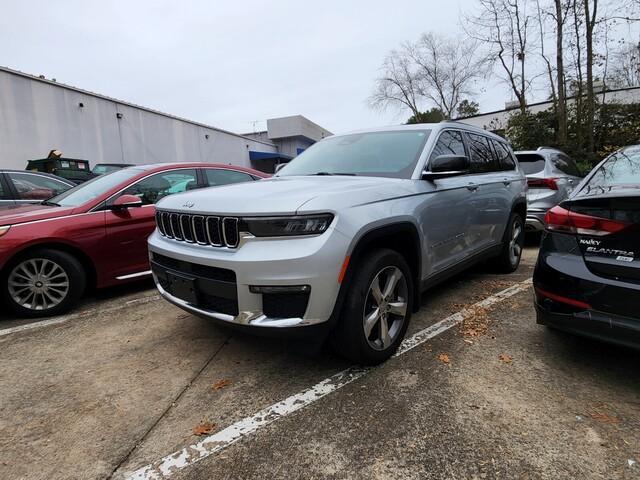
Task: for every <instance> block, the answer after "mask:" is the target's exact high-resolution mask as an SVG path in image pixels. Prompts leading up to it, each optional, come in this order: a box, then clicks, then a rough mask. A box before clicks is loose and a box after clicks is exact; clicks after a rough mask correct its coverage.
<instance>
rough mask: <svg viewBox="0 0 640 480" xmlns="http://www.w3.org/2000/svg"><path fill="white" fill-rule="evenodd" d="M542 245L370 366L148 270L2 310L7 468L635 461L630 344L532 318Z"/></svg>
mask: <svg viewBox="0 0 640 480" xmlns="http://www.w3.org/2000/svg"><path fill="white" fill-rule="evenodd" d="M536 254H537V249H536V248H535V247H529V248H527V249H526V251H525V255H524V257H523V262H522V264H521V267H520V269H519V270H518V271H517V272H516V273H515V274H512V275H496V274H492V273H491V272H490V271H489V269H487V268H486V267H482V268H476V269H474V270H472V271H469V272H467V273H465V274H462V275H460V276H458V277H455V278H454V279H452V280H450V281H448V282H447V283H445V284H443V285H441V286H439V287H437V288H436V289H433V290H431V291H429V292H427V293H426V294H425V295H424V297H423V301H422V308H421V310H420V311H419V313H417V314H416V315H414V317H413V319H412V323H411V326H410V330H409V332H408V333H407V338H408V340H407V343H406V344H405V347H406V348H403V349H402V351H401V355H398V356H396V357H394V358H392V359H391V360H389V361H388V362H387V363H385V364H383V365H381V366H379V367H376V368H372V369H367V370H363V369H359V368H352V369H349V368H350V367H351V365H349V364H348V363H346V362H345V361H343V360H342V359H340V358H338V357H336V356H335V355H334V354H333V353H331V351H330V350H328V349H325V350H322V351H321V352H319V353H315V354H312V353H305V352H303V351H301V350H303V349H302V348H300V346H299V345H295V344H291V343H287V342H283V341H278V340H272V339H269V340H268V339H264V338H255V337H250V336H246V335H241V334H239V333H235V332H234V333H232V332H230V331H228V330H225V329H223V328H221V327H219V326H216V325H214V324H212V323H210V322H208V321H206V320H203V319H200V318H196V317H193V316H191V315H189V314H187V313H185V312H183V311H182V310H179V309H177V308H174V307H172V306H170V305H169V304H167V303H166V302H164V301H162V300H161V299H159V298H158V297H157V295H156V293H155V291H154V290H153V289H151V285H150V284H148V283H147V284H145V283H143V284H140V285H135V286H133V287H127V288H125V289H120V290H116V291H109V292H101V293H98V294H95V295H94V296H93V297H92V298H90V299H89V300H88V301H87V302H86V303H85V304H84V305H83V306H82V308H81V309H80V311H79V312H77V313H74V314H72V315H69V316H66V317H62V318H58V319H53V320H44V321H43V320H40V321H38V322H32V321H31V322H26V321H19V320H15V319H12V318H9V317H6V316H5V317H0V432H2V435H0V478H2V479H51V478H69V479H78V478H82V479H85V478H86V479H93V478H96V479H106V478H113V479H123V478H128V477H129V476H132V475H137V478H160V477H161V476H162V475H165V474H168V475H171V476H172V478H179V479H206V478H229V479H236V478H380V479H384V478H393V479H396V478H434V479H440V478H453V479H457V478H518V479H538V478H549V479H557V478H603V479H604V478H606V479H609V478H622V479H627V478H640V428H639V427H640V395H639V393H640V380H639V378H638V371H639V370H640V369H639V367H640V356H639V355H638V353H636V352H633V351H628V350H622V349H619V348H616V347H611V346H607V345H603V344H600V343H596V342H591V341H587V340H583V339H579V338H575V337H572V336H569V335H565V334H562V333H559V332H555V331H551V330H549V329H546V328H544V327H541V326H538V325H536V323H535V314H534V310H533V307H532V292H531V286H530V283H528V280H529V279H530V277H531V274H532V269H533V265H534V262H535V256H536ZM500 292H502V293H500ZM505 292H506V293H505ZM496 294H497V296H496ZM487 299H488V300H487ZM479 302H480V303H479ZM482 302H484V303H482ZM460 312H462V313H460ZM461 320H462V321H461ZM345 370H346V371H345ZM341 372H342V373H341ZM283 401H284V402H283ZM279 402H281V403H279ZM262 410H264V412H262V413H260V412H261V411H262ZM256 414H257V415H256ZM211 435H213V437H211V438H209V436H211Z"/></svg>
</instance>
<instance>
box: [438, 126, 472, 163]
mask: <svg viewBox="0 0 640 480" xmlns="http://www.w3.org/2000/svg"><path fill="white" fill-rule="evenodd" d="M466 154H467V153H466V152H465V150H464V142H463V141H462V133H460V132H456V131H453V130H445V131H444V132H442V134H440V138H438V141H437V142H436V146H435V147H433V151H432V152H431V156H430V157H429V160H433V159H434V158H436V157H439V156H440V155H466Z"/></svg>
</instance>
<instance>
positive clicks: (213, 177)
mask: <svg viewBox="0 0 640 480" xmlns="http://www.w3.org/2000/svg"><path fill="white" fill-rule="evenodd" d="M204 174H205V177H206V178H207V183H208V184H209V185H210V186H212V187H216V186H218V185H228V184H230V183H241V182H250V181H252V180H253V177H252V176H251V175H249V174H248V173H243V172H237V171H235V170H225V169H222V168H205V170H204Z"/></svg>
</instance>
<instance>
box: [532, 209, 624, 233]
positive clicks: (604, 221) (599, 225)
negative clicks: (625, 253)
mask: <svg viewBox="0 0 640 480" xmlns="http://www.w3.org/2000/svg"><path fill="white" fill-rule="evenodd" d="M544 223H545V228H546V229H547V230H550V231H553V232H562V233H573V234H576V233H579V234H581V235H595V236H603V235H609V234H611V233H616V232H619V231H620V230H623V229H624V228H626V227H628V226H629V225H630V223H627V222H621V221H618V220H610V219H608V218H601V217H593V216H591V215H584V214H582V213H576V212H572V211H570V210H567V209H566V208H562V207H561V206H560V205H557V206H555V207H553V208H552V209H551V210H549V211H547V214H546V215H545V217H544Z"/></svg>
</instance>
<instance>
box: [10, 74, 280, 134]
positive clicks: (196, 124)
mask: <svg viewBox="0 0 640 480" xmlns="http://www.w3.org/2000/svg"><path fill="white" fill-rule="evenodd" d="M0 71H2V72H5V73H9V74H12V75H17V76H20V77H24V78H28V79H30V80H35V81H37V82H42V83H46V84H49V85H54V86H58V87H61V88H66V89H67V90H72V91H75V92H78V93H82V94H83V95H89V96H91V97H96V98H100V99H102V100H108V101H110V102H114V103H118V104H120V105H126V106H127V107H132V108H137V109H139V110H143V111H145V112H149V113H154V114H156V115H161V116H163V117H166V118H170V119H172V120H179V121H181V122H185V123H189V124H191V125H195V126H198V127H202V128H207V129H209V130H215V131H217V132H220V133H226V134H227V135H233V136H234V137H238V138H244V139H245V140H251V141H252V142H258V143H262V144H263V145H269V146H275V144H273V143H270V142H265V141H263V140H256V139H254V138H250V137H245V136H244V135H242V134H239V133H234V132H230V131H229V130H224V129H222V128H218V127H213V126H211V125H207V124H205V123H200V122H196V121H194V120H189V119H187V118H183V117H178V116H177V115H172V114H170V113H165V112H161V111H160V110H154V109H153V108H149V107H144V106H142V105H137V104H135V103H131V102H126V101H124V100H119V99H117V98H114V97H109V96H107V95H102V94H100V93H95V92H92V91H90V90H83V89H82V88H78V87H74V86H72V85H67V84H66V83H60V82H57V81H56V82H54V81H52V80H48V79H46V78H40V77H38V76H36V75H31V74H30V73H25V72H21V71H20V70H14V69H12V68H9V67H5V66H2V65H0Z"/></svg>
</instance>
